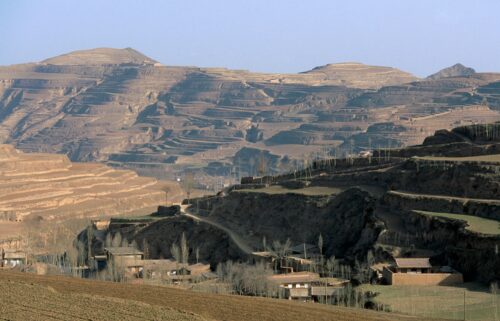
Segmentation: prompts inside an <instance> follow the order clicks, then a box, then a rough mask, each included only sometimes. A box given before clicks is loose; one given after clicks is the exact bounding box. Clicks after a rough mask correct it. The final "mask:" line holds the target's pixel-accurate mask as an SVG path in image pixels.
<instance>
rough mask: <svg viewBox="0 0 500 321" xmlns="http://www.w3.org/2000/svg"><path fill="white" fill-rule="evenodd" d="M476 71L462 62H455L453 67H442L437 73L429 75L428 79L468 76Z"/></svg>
mask: <svg viewBox="0 0 500 321" xmlns="http://www.w3.org/2000/svg"><path fill="white" fill-rule="evenodd" d="M475 73H476V71H475V70H474V69H472V68H469V67H465V66H464V65H462V64H454V65H453V66H451V67H448V68H444V69H441V70H440V71H438V72H436V73H435V74H432V75H430V76H429V77H427V78H428V79H434V80H435V79H440V78H447V77H466V76H470V75H473V74H475Z"/></svg>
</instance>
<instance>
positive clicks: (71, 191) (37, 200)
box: [0, 145, 182, 241]
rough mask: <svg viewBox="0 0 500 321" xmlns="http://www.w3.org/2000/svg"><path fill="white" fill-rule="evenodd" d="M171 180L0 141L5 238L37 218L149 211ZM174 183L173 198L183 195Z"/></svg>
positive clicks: (0, 222)
mask: <svg viewBox="0 0 500 321" xmlns="http://www.w3.org/2000/svg"><path fill="white" fill-rule="evenodd" d="M166 186H167V183H165V182H159V181H157V180H156V179H153V178H148V177H139V176H138V175H137V174H136V173H135V172H132V171H129V170H117V169H113V168H110V167H108V166H105V165H102V164H97V163H72V162H70V161H69V159H68V158H67V157H66V156H64V155H53V154H40V153H23V152H20V151H18V150H16V149H15V148H14V147H12V146H10V145H0V231H2V233H0V241H5V240H8V239H12V238H14V239H15V238H16V237H20V236H22V235H24V233H23V232H22V228H23V227H25V226H27V225H30V224H31V225H32V224H35V223H36V222H44V224H46V225H55V224H57V223H59V222H62V221H66V220H74V219H84V220H88V219H90V218H92V217H103V216H111V215H118V214H133V213H134V214H135V213H149V212H151V211H152V210H154V209H155V208H156V207H157V206H158V204H161V203H164V202H165V192H164V191H163V189H164V188H165V187H166ZM168 186H169V188H170V189H171V192H170V195H169V196H170V198H171V199H175V198H176V197H182V196H181V195H180V194H181V190H180V188H179V187H176V186H175V185H173V184H172V183H169V184H168Z"/></svg>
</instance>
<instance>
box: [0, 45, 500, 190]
mask: <svg viewBox="0 0 500 321" xmlns="http://www.w3.org/2000/svg"><path fill="white" fill-rule="evenodd" d="M499 84H500V74H499V73H475V74H472V75H471V76H469V77H467V78H460V77H451V78H450V77H449V78H439V79H418V78H416V77H415V76H413V75H411V74H409V73H407V72H404V71H401V70H398V69H396V68H392V67H380V66H370V65H364V64H361V63H353V62H348V63H337V64H329V65H325V66H320V67H316V68H314V69H312V70H310V71H306V72H303V73H298V74H283V73H281V74H276V73H255V72H249V71H245V70H231V69H226V68H199V67H182V66H176V67H174V66H165V65H161V64H159V63H156V62H155V60H154V59H152V58H149V57H147V56H145V55H143V54H141V53H140V52H138V51H136V50H134V49H131V48H126V49H112V48H98V49H92V50H82V51H75V52H71V53H68V54H64V55H61V56H58V57H54V58H50V59H47V60H44V61H42V62H41V63H31V64H20V65H12V66H0V143H8V144H11V145H14V146H15V147H16V148H18V149H20V150H23V151H30V152H50V153H64V154H66V155H68V157H69V158H70V159H71V160H72V161H99V162H105V163H107V164H109V165H112V166H114V167H120V168H131V169H134V170H136V171H138V172H139V173H140V174H144V175H149V176H155V177H162V178H168V179H174V178H178V177H181V176H182V175H183V173H184V172H185V170H192V171H195V174H196V176H198V177H197V180H198V179H200V184H199V185H197V187H198V188H200V189H203V190H207V189H210V190H214V189H215V190H216V189H219V188H220V186H221V184H222V185H223V184H224V180H233V181H234V177H235V176H236V177H239V176H253V175H258V173H259V172H262V170H265V171H266V172H269V173H276V172H278V171H284V170H287V169H289V168H294V167H300V166H302V163H303V162H304V159H306V158H309V159H312V158H316V157H318V155H325V154H329V155H333V154H336V155H344V154H347V153H359V152H360V151H362V150H366V149H370V148H376V147H395V146H407V145H415V144H419V143H421V142H422V141H423V140H424V138H425V137H426V136H429V135H430V134H431V133H433V132H434V131H435V130H437V129H451V128H452V127H455V126H458V125H467V124H471V123H483V122H486V121H488V122H489V121H495V120H500V86H499ZM385 123H391V124H392V125H390V126H380V124H385ZM369 128H370V130H368V129H369ZM241 150H243V151H251V153H248V155H247V157H245V159H243V160H242V161H241V162H239V159H240V158H239V157H238V155H240V154H241V153H239V151H241ZM263 157H265V158H266V163H265V165H264V166H262V162H259V159H261V158H263ZM236 162H239V164H237V163H236ZM259 163H260V165H261V166H260V167H259V166H257V164H259ZM259 168H260V169H259ZM201 177H203V179H201ZM226 183H227V182H226Z"/></svg>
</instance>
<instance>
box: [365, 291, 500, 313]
mask: <svg viewBox="0 0 500 321" xmlns="http://www.w3.org/2000/svg"><path fill="white" fill-rule="evenodd" d="M362 288H363V289H364V290H366V291H373V292H377V293H379V294H378V295H377V296H376V297H375V301H376V302H378V303H383V304H387V305H389V306H390V307H391V309H392V311H395V312H402V313H408V314H412V315H417V316H422V317H424V316H430V317H436V318H449V319H458V320H464V293H465V314H466V320H495V313H496V314H497V316H496V318H497V319H496V320H500V310H497V309H500V295H496V296H494V295H492V294H490V293H488V289H487V288H485V287H482V286H480V285H478V284H474V283H470V284H465V285H464V286H463V287H458V286H455V287H451V286H404V285H400V286H388V285H363V287H362Z"/></svg>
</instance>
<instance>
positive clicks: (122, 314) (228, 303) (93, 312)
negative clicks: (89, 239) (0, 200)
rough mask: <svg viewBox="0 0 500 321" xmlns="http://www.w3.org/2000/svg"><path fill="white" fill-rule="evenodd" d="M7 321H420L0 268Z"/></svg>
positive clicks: (0, 305)
mask: <svg viewBox="0 0 500 321" xmlns="http://www.w3.org/2000/svg"><path fill="white" fill-rule="evenodd" d="M0 289H1V291H0V313H1V314H0V317H1V318H5V319H7V320H15V321H18V320H19V321H21V320H22V321H24V320H75V319H85V320H127V321H128V320H193V321H194V320H241V321H246V320H269V321H278V320H285V319H286V320H291V321H295V320H297V321H302V320H305V319H311V320H318V321H321V320H325V321H326V320H339V321H351V320H366V321H390V320H413V321H423V320H429V319H426V318H419V317H410V316H406V315H401V314H389V313H383V312H373V311H369V310H356V309H349V308H340V307H333V306H327V305H322V304H311V303H299V302H288V301H285V300H278V299H264V298H251V297H245V296H236V295H216V294H206V293H198V292H193V291H186V290H180V289H173V288H168V287H157V286H146V285H132V284H123V283H111V282H101V281H89V280H83V279H77V278H67V277H50V276H37V275H32V274H27V273H12V272H7V271H0Z"/></svg>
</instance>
